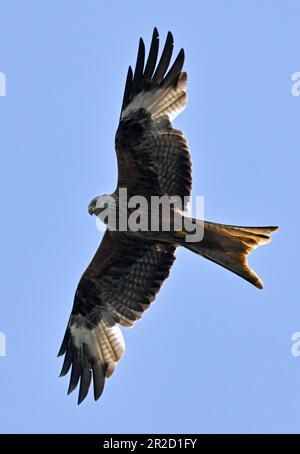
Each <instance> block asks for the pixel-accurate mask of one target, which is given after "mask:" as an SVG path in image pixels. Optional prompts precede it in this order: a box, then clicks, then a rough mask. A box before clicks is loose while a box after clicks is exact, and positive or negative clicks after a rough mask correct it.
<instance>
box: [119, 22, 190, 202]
mask: <svg viewBox="0 0 300 454" xmlns="http://www.w3.org/2000/svg"><path fill="white" fill-rule="evenodd" d="M158 45H159V37H158V32H157V29H156V28H155V29H154V31H153V36H152V42H151V46H150V50H149V56H148V59H147V62H146V64H145V46H144V42H143V40H142V39H140V44H139V50H138V56H137V62H136V67H135V71H134V73H133V72H132V69H131V67H129V70H128V74H127V80H126V85H125V91H124V98H123V104H122V112H121V118H120V123H119V127H118V130H117V133H116V152H117V158H118V172H119V178H118V187H119V188H120V187H125V188H127V190H128V195H129V196H131V195H143V196H151V195H164V194H167V195H169V196H180V197H181V198H182V199H183V197H184V196H185V197H189V195H190V192H191V183H192V178H191V161H190V154H189V149H188V145H187V142H186V140H185V138H184V136H183V133H182V132H181V131H179V130H176V129H173V127H172V124H171V121H172V120H173V119H174V118H175V117H176V116H177V115H178V114H179V113H180V112H181V111H182V110H183V109H184V107H185V105H186V102H187V97H186V92H185V88H186V80H187V75H186V73H184V72H182V67H183V63H184V51H183V49H181V50H180V52H179V54H178V56H177V57H176V59H175V61H174V63H173V65H172V66H171V68H170V69H169V71H168V68H169V65H170V61H171V57H172V52H173V37H172V34H171V33H170V32H169V33H168V35H167V39H166V43H165V46H164V49H163V51H162V54H161V57H160V60H159V62H158V63H157V55H158ZM167 71H168V72H167ZM186 202H187V200H186ZM185 205H186V204H185Z"/></svg>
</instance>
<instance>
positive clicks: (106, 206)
mask: <svg viewBox="0 0 300 454" xmlns="http://www.w3.org/2000/svg"><path fill="white" fill-rule="evenodd" d="M103 208H104V209H105V210H106V208H108V203H107V202H105V204H104V206H103Z"/></svg>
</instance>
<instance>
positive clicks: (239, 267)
mask: <svg viewBox="0 0 300 454" xmlns="http://www.w3.org/2000/svg"><path fill="white" fill-rule="evenodd" d="M172 52H173V36H172V34H171V33H170V32H169V33H168V34H167V38H166V41H165V44H164V47H163V50H162V52H161V55H160V58H158V53H159V34H158V31H157V29H156V28H154V31H153V35H152V41H151V45H150V49H149V53H148V58H147V59H145V45H144V42H143V40H142V39H140V42H139V48H138V55H137V61H136V65H135V70H134V71H132V69H131V67H129V69H128V73H127V79H126V83H125V91H124V97H123V103H122V109H121V116H120V121H119V125H118V129H117V132H116V137H115V147H116V154H117V161H118V182H117V188H116V190H115V192H114V193H113V194H111V196H112V200H113V201H114V202H116V203H117V205H118V203H119V194H120V189H121V188H126V190H127V192H128V197H133V196H136V195H138V196H143V197H144V198H145V199H146V200H149V199H150V198H151V197H152V196H163V195H167V196H169V197H173V196H179V197H180V198H181V199H182V200H186V199H187V198H188V197H189V196H190V193H191V183H192V177H191V160H190V153H189V149H188V145H187V142H186V139H185V138H184V135H183V133H182V132H181V131H179V130H177V129H174V128H173V126H172V121H173V120H174V118H175V117H176V116H177V115H178V114H179V113H180V112H181V111H182V110H183V109H184V108H185V105H186V103H187V97H186V82H187V74H186V73H185V72H183V71H182V68H183V63H184V50H183V49H181V50H180V52H179V53H178V55H177V57H176V58H175V60H174V63H173V64H172V65H170V62H171V58H172ZM106 196H107V195H106ZM106 196H100V197H96V198H95V199H93V200H92V201H91V203H90V204H89V208H88V211H89V213H90V214H94V215H97V216H99V217H100V218H101V213H103V211H104V210H105V209H107V208H108V205H109V203H102V202H103V200H104V199H105V197H106ZM105 200H107V198H106V199H105ZM183 205H185V204H183ZM184 208H185V206H183V209H184ZM182 213H184V210H183V211H182ZM160 216H163V214H161V215H160ZM182 216H184V214H182ZM160 221H161V219H160ZM197 222H198V221H196V223H197ZM159 226H161V223H159ZM172 226H173V224H172ZM172 226H171V228H170V231H162V229H161V228H159V229H158V230H156V231H142V230H140V231H136V230H135V229H130V228H129V229H127V230H121V229H118V228H116V229H110V228H108V227H107V228H106V231H105V234H104V236H103V239H102V242H101V244H100V246H99V248H98V250H97V252H96V254H95V256H94V258H93V259H92V261H91V263H90V264H89V266H88V268H87V269H86V271H85V272H84V273H83V275H82V277H81V279H80V281H79V284H78V287H77V290H76V293H75V298H74V305H73V309H72V312H71V316H70V319H69V322H68V325H67V329H66V333H65V336H64V339H63V342H62V345H61V348H60V351H59V355H65V357H64V362H63V366H62V371H61V376H63V375H66V374H67V372H68V371H69V369H70V368H71V377H70V385H69V390H68V393H70V392H72V391H73V390H74V389H75V388H76V387H77V385H78V383H79V382H80V385H79V396H78V403H81V402H82V401H83V399H85V397H86V395H87V393H88V390H89V387H90V384H91V381H92V380H93V388H94V398H95V400H97V399H98V398H99V397H100V395H101V394H102V392H103V388H104V383H105V379H106V378H107V377H110V376H111V374H112V373H113V371H114V369H115V365H116V363H117V362H118V361H119V360H120V358H121V357H122V355H123V353H124V349H125V346H124V340H123V336H122V332H121V330H120V327H119V325H121V326H124V327H131V326H133V325H134V323H135V322H136V321H137V320H139V319H140V318H141V316H142V315H143V313H144V311H145V310H146V309H148V308H149V306H150V304H151V303H152V302H153V301H154V299H155V296H156V294H157V293H158V291H159V289H160V287H161V285H162V284H163V282H164V280H165V279H166V278H167V277H168V275H169V272H170V269H171V267H172V265H173V262H174V260H175V255H174V254H175V250H176V248H177V247H178V246H183V247H185V248H187V249H189V250H191V251H193V252H195V253H197V254H199V255H201V256H202V257H205V258H207V259H209V260H211V261H213V262H215V263H217V264H219V265H221V266H223V267H225V268H227V269H229V270H230V271H232V272H233V273H236V274H237V275H239V276H241V277H242V278H244V279H246V280H247V281H249V282H250V283H252V284H254V285H255V286H256V287H258V288H262V287H263V283H262V281H261V279H260V278H259V277H258V276H257V274H256V273H255V272H254V271H253V270H252V269H251V268H250V267H249V265H248V263H247V255H248V254H249V253H250V252H251V251H252V250H253V249H254V248H255V247H257V246H259V245H261V244H265V243H268V242H269V240H270V236H269V235H270V234H271V233H272V232H274V231H275V230H276V229H277V227H238V226H232V225H224V224H216V223H212V222H204V221H203V229H204V230H203V237H202V239H201V240H200V241H198V242H188V241H186V236H187V231H186V230H185V229H184V228H183V229H182V230H179V231H177V230H175V229H174V228H172Z"/></svg>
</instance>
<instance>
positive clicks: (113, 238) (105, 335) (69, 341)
mask: <svg viewBox="0 0 300 454" xmlns="http://www.w3.org/2000/svg"><path fill="white" fill-rule="evenodd" d="M175 249H176V248H175V246H173V245H169V244H164V243H159V242H157V243H154V242H144V241H139V240H136V239H131V238H128V237H126V236H125V235H124V234H122V233H120V232H111V231H108V230H107V231H106V233H105V235H104V237H103V240H102V242H101V245H100V246H99V248H98V250H97V252H96V255H95V257H94V258H93V260H92V262H91V263H90V265H89V266H88V268H87V270H86V271H85V272H84V274H83V276H82V277H81V280H80V282H79V284H78V288H77V290H76V294H75V300H74V306H73V310H72V313H71V316H70V320H69V324H68V327H67V330H66V333H65V336H64V340H63V343H62V346H61V348H60V351H59V355H65V358H64V363H63V367H62V371H61V375H65V374H67V372H68V371H69V369H70V367H71V366H72V370H71V378H70V386H69V391H68V392H69V393H70V392H71V391H73V390H74V389H75V388H76V386H77V385H78V382H79V380H80V389H79V397H78V403H80V402H81V401H82V400H83V399H84V398H85V397H86V395H87V393H88V389H89V386H90V383H91V379H92V376H93V382H94V397H95V400H96V399H98V398H99V397H100V395H101V394H102V391H103V388H104V382H105V378H106V377H109V376H110V375H111V374H112V373H113V371H114V368H115V364H116V363H117V362H118V361H119V360H120V358H121V356H122V355H123V353H124V340H123V336H122V333H121V330H120V328H119V326H118V324H120V325H122V326H126V327H130V326H132V325H133V324H134V322H135V321H137V320H139V319H140V318H141V316H142V314H143V312H144V311H145V310H146V309H147V308H148V307H149V305H150V303H151V302H152V301H154V298H155V295H156V293H157V292H158V291H159V289H160V287H161V285H162V283H163V282H164V280H165V279H166V278H167V277H168V275H169V272H170V268H171V266H172V264H173V262H174V259H175V256H174V252H175Z"/></svg>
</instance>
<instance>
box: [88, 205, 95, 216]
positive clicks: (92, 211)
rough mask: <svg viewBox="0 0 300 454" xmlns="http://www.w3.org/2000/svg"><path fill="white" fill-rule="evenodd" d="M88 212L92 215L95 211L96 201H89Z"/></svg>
mask: <svg viewBox="0 0 300 454" xmlns="http://www.w3.org/2000/svg"><path fill="white" fill-rule="evenodd" d="M88 211H89V214H90V215H91V216H92V215H93V214H95V212H96V202H91V203H90V204H89V208H88Z"/></svg>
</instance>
